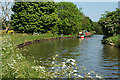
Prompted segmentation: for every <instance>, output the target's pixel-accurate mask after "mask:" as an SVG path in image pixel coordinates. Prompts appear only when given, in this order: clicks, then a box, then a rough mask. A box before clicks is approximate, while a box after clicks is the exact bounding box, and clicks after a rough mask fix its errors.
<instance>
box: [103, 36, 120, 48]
mask: <svg viewBox="0 0 120 80" xmlns="http://www.w3.org/2000/svg"><path fill="white" fill-rule="evenodd" d="M102 42H103V43H106V44H109V45H111V44H113V45H114V46H116V47H120V35H117V36H113V37H109V38H106V39H104V40H103V41H102Z"/></svg>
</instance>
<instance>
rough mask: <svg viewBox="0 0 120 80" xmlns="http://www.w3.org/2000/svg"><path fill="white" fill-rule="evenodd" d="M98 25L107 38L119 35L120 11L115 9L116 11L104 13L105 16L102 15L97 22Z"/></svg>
mask: <svg viewBox="0 0 120 80" xmlns="http://www.w3.org/2000/svg"><path fill="white" fill-rule="evenodd" d="M99 24H100V25H101V26H102V28H103V33H104V35H105V36H107V37H110V36H114V35H116V34H120V9H117V8H116V11H112V12H108V11H106V14H103V17H102V18H101V19H100V20H99Z"/></svg>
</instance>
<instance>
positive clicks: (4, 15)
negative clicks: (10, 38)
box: [0, 0, 12, 32]
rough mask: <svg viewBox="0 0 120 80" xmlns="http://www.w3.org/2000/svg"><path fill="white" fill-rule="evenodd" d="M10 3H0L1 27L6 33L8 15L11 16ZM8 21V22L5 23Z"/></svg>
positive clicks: (8, 25)
mask: <svg viewBox="0 0 120 80" xmlns="http://www.w3.org/2000/svg"><path fill="white" fill-rule="evenodd" d="M11 7H12V3H11V2H8V1H6V0H5V2H1V1H0V10H1V20H2V25H3V26H4V28H5V32H7V31H8V29H9V27H10V14H11ZM7 19H8V22H7Z"/></svg>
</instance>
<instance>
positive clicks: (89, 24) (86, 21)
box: [82, 16, 94, 31]
mask: <svg viewBox="0 0 120 80" xmlns="http://www.w3.org/2000/svg"><path fill="white" fill-rule="evenodd" d="M82 29H83V30H87V31H94V23H93V21H92V20H91V19H90V18H89V17H86V16H84V17H83V20H82Z"/></svg>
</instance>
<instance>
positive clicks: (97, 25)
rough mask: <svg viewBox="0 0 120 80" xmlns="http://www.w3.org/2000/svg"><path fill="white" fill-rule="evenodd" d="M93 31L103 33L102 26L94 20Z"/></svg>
mask: <svg viewBox="0 0 120 80" xmlns="http://www.w3.org/2000/svg"><path fill="white" fill-rule="evenodd" d="M94 31H95V32H96V34H103V30H102V26H101V25H100V24H98V22H94Z"/></svg>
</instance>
